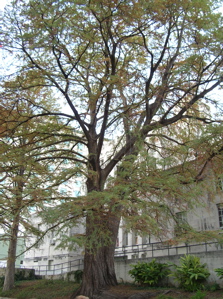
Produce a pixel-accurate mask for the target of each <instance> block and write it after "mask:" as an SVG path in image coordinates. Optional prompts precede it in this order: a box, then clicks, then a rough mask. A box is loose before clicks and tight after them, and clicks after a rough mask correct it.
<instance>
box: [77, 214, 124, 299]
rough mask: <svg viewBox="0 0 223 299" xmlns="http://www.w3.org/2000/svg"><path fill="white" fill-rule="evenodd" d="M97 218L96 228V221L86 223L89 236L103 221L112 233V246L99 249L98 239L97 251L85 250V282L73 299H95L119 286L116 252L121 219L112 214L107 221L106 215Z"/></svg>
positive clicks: (90, 220) (89, 220) (95, 244)
mask: <svg viewBox="0 0 223 299" xmlns="http://www.w3.org/2000/svg"><path fill="white" fill-rule="evenodd" d="M96 218H97V220H96V222H97V223H94V224H96V226H95V225H93V222H95V221H94V220H92V219H89V217H88V219H87V223H86V234H87V236H89V235H90V234H92V233H94V230H95V228H96V227H98V222H99V221H101V224H102V225H106V224H107V227H106V229H108V231H109V232H110V238H111V244H110V245H106V246H103V245H102V246H101V247H100V248H98V247H97V242H100V243H101V241H102V240H101V238H100V237H98V240H95V243H94V247H95V250H94V251H93V252H92V250H89V249H87V248H86V249H85V257H84V273H83V281H82V284H81V286H80V288H79V289H78V290H77V291H76V292H75V293H74V294H72V296H71V299H74V298H75V297H76V296H77V295H84V296H88V297H89V298H93V295H97V294H99V293H100V292H101V291H102V290H105V289H108V288H109V287H110V286H114V285H117V279H116V274H115V267H114V252H115V244H116V238H117V234H118V228H119V223H120V218H119V217H117V216H116V215H111V214H108V215H107V217H106V219H104V218H105V217H104V215H101V217H98V215H97V217H96ZM99 219H100V220H99ZM98 244H99V243H98Z"/></svg>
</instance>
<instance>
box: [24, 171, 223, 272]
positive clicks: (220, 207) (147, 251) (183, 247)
mask: <svg viewBox="0 0 223 299" xmlns="http://www.w3.org/2000/svg"><path fill="white" fill-rule="evenodd" d="M211 178H212V174H211V175H209V174H208V175H206V178H205V180H206V181H207V183H208V184H215V183H214V180H212V179H211ZM211 190H212V191H210V189H207V190H204V192H203V194H202V195H200V198H199V199H198V204H197V206H196V207H195V208H194V209H193V210H188V211H175V219H176V221H172V226H171V227H170V231H171V234H170V235H169V236H168V237H167V238H165V239H163V240H160V239H157V238H155V237H154V236H143V237H142V236H140V235H139V234H137V233H136V232H134V231H129V232H127V231H126V228H125V225H124V221H123V220H122V221H121V224H120V229H119V234H118V238H117V243H116V253H115V256H116V257H117V258H118V257H125V258H141V257H154V256H162V255H166V254H167V251H168V254H177V253H178V254H179V253H188V250H189V251H190V252H193V250H195V251H196V252H199V250H203V249H204V244H203V243H202V244H201V245H200V243H199V244H197V243H196V242H194V241H192V242H190V240H187V241H185V242H183V243H180V244H178V245H177V247H176V244H175V243H174V242H173V240H174V238H175V236H176V235H178V236H179V235H181V237H182V236H183V234H184V229H185V228H184V225H185V224H186V225H190V226H191V227H193V228H194V229H195V230H196V231H200V232H201V233H202V234H203V233H205V232H208V231H209V232H210V231H218V233H219V232H220V230H221V229H222V228H223V189H222V181H221V180H219V181H217V184H216V185H213V186H212V188H211ZM176 222H177V223H178V225H176ZM181 224H182V227H181ZM37 225H40V226H41V223H40V222H39V223H38V221H37ZM65 233H66V234H67V235H68V236H72V235H74V236H75V235H78V234H83V233H84V225H81V226H79V227H76V228H72V229H67V232H65ZM203 235H205V234H203ZM57 238H60V236H56V234H55V232H54V231H51V232H49V233H48V234H47V235H46V236H45V237H44V240H43V241H42V242H41V243H40V244H38V246H36V247H33V248H32V249H31V250H29V251H28V252H26V253H25V257H24V262H23V266H24V267H28V268H35V269H36V270H37V273H39V274H46V273H47V274H48V275H50V274H59V273H61V272H69V271H71V270H74V269H79V268H81V267H82V262H83V254H84V252H83V249H82V248H80V247H77V248H75V249H73V250H69V249H58V248H57V245H58V241H57ZM161 241H164V242H161ZM171 242H173V243H172V245H171ZM189 243H190V244H189ZM189 245H190V246H189ZM188 246H189V247H188ZM206 246H207V245H206ZM208 246H209V249H211V250H217V249H218V248H219V246H220V245H218V243H217V242H214V243H213V242H211V243H210V244H209V245H208ZM188 248H189V249H188ZM171 252H172V253H171Z"/></svg>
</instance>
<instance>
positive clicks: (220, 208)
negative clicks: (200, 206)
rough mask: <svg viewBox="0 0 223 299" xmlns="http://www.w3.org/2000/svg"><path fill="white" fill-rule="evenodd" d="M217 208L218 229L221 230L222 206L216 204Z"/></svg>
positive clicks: (222, 219)
mask: <svg viewBox="0 0 223 299" xmlns="http://www.w3.org/2000/svg"><path fill="white" fill-rule="evenodd" d="M217 208H218V218H219V227H220V228H223V204H221V203H220V204H217Z"/></svg>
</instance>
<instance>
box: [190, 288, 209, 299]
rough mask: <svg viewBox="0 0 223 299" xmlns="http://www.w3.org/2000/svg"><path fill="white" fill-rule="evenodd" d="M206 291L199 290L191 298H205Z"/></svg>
mask: <svg viewBox="0 0 223 299" xmlns="http://www.w3.org/2000/svg"><path fill="white" fill-rule="evenodd" d="M205 296H206V293H205V292H204V293H203V292H201V291H200V290H198V291H197V292H196V293H195V294H194V295H193V296H192V297H190V299H203V298H205Z"/></svg>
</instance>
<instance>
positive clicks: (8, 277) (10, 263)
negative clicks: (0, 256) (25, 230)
mask: <svg viewBox="0 0 223 299" xmlns="http://www.w3.org/2000/svg"><path fill="white" fill-rule="evenodd" d="M18 229H19V215H18V214H17V215H15V218H14V221H13V223H12V229H11V237H10V240H9V248H8V259H7V267H6V273H5V280H4V286H3V291H9V290H11V289H12V288H13V287H14V283H15V261H16V247H17V237H18Z"/></svg>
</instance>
